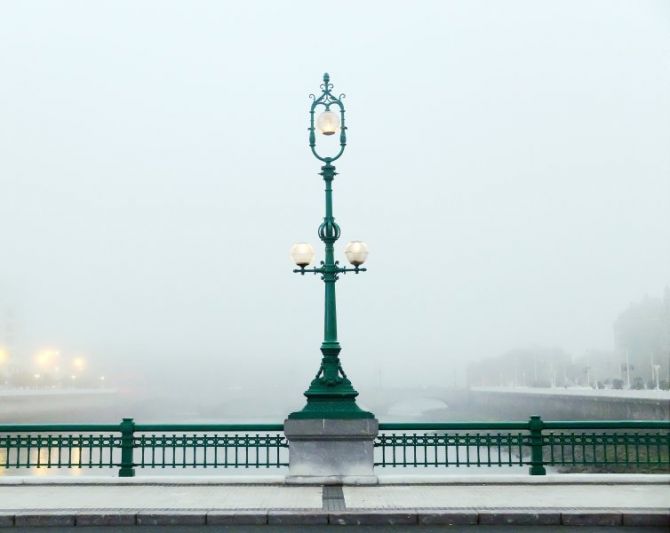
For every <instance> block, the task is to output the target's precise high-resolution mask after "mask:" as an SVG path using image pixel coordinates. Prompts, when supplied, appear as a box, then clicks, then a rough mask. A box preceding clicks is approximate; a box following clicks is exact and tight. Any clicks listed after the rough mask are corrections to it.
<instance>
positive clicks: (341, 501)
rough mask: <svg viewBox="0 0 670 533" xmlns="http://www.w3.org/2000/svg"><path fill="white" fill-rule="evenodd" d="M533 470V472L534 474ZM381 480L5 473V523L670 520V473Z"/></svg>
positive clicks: (0, 523) (0, 508) (1, 521)
mask: <svg viewBox="0 0 670 533" xmlns="http://www.w3.org/2000/svg"><path fill="white" fill-rule="evenodd" d="M529 479H532V481H529ZM421 481H423V482H421V483H417V482H414V481H412V479H403V478H402V477H394V478H382V479H381V483H380V485H378V486H347V487H338V486H327V487H321V486H294V485H284V484H283V483H282V482H281V480H280V479H279V478H276V477H275V478H268V479H263V478H260V479H259V478H255V479H254V482H253V483H251V482H246V483H241V484H235V483H232V482H231V480H230V478H228V479H225V480H221V479H218V480H217V479H214V478H207V479H203V478H200V479H198V478H180V477H174V478H165V477H160V478H135V479H119V478H104V479H102V478H97V479H95V478H79V479H72V478H69V479H62V478H61V479H55V478H51V479H45V478H4V479H1V480H0V527H12V526H18V527H28V526H45V525H51V526H61V527H71V526H76V525H78V526H84V525H91V526H94V525H98V526H100V525H116V526H133V525H154V526H164V525H182V526H204V525H265V524H268V525H326V524H340V525H412V524H414V525H417V524H423V525H447V524H460V525H477V524H481V525H484V524H486V525H553V526H558V525H566V526H576V525H590V526H597V525H601V526H619V525H637V526H667V525H670V476H662V475H655V476H616V475H614V476H613V475H607V476H576V477H572V476H568V475H563V476H545V477H543V478H541V479H538V478H529V477H523V478H520V477H514V476H504V477H502V476H488V477H478V478H474V479H473V478H467V477H465V476H458V478H452V479H448V478H445V477H437V476H434V477H432V478H431V479H430V480H429V481H430V482H426V481H425V479H424V480H421Z"/></svg>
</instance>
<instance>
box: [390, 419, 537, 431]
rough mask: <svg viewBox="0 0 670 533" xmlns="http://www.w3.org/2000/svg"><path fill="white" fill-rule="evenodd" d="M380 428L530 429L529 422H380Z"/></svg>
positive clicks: (418, 429)
mask: <svg viewBox="0 0 670 533" xmlns="http://www.w3.org/2000/svg"><path fill="white" fill-rule="evenodd" d="M379 429H380V430H381V431H413V430H417V431H420V430H433V429H438V430H440V429H442V430H451V429H467V430H485V429H528V422H527V421H524V422H389V423H381V424H379Z"/></svg>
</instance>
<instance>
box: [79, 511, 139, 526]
mask: <svg viewBox="0 0 670 533" xmlns="http://www.w3.org/2000/svg"><path fill="white" fill-rule="evenodd" d="M74 518H75V525H77V526H134V525H135V524H136V523H137V513H135V512H133V513H127V512H118V513H115V512H105V511H100V512H96V511H87V512H81V513H77V514H76V515H75V517H74Z"/></svg>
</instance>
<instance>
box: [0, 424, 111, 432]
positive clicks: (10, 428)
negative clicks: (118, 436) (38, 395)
mask: <svg viewBox="0 0 670 533" xmlns="http://www.w3.org/2000/svg"><path fill="white" fill-rule="evenodd" d="M24 431H49V432H50V431H74V432H91V433H97V432H103V431H119V424H0V433H20V432H24Z"/></svg>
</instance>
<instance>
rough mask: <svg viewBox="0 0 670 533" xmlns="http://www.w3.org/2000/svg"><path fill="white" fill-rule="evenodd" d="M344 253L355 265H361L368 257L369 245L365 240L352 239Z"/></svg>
mask: <svg viewBox="0 0 670 533" xmlns="http://www.w3.org/2000/svg"><path fill="white" fill-rule="evenodd" d="M344 255H346V256H347V261H349V262H350V263H351V264H352V265H354V266H361V265H362V264H363V263H365V260H366V259H367V258H368V245H367V244H365V243H364V242H363V241H351V242H350V243H349V244H347V246H346V248H345V249H344Z"/></svg>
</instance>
